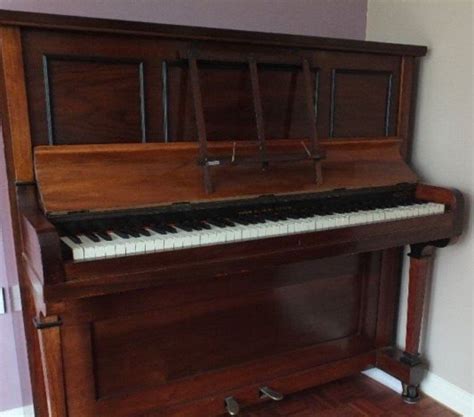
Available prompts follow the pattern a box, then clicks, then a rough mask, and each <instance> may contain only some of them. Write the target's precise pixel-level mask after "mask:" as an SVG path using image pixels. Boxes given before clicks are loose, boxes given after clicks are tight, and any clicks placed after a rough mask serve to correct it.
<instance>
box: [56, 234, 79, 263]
mask: <svg viewBox="0 0 474 417" xmlns="http://www.w3.org/2000/svg"><path fill="white" fill-rule="evenodd" d="M61 240H62V241H63V242H64V243H65V244H66V245H67V246H68V247H69V248H71V250H72V256H73V259H74V260H77V261H81V260H83V259H84V249H83V248H82V246H81V245H80V244H77V243H74V242H73V241H72V240H71V239H70V238H68V237H67V236H63V237H62V238H61Z"/></svg>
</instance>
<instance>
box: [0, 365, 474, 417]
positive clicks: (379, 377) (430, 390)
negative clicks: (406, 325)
mask: <svg viewBox="0 0 474 417" xmlns="http://www.w3.org/2000/svg"><path fill="white" fill-rule="evenodd" d="M363 373H364V374H365V375H367V376H369V377H370V378H372V379H374V380H375V381H377V382H380V383H381V384H383V385H385V386H387V387H389V388H390V389H392V390H394V391H396V392H398V393H401V392H402V386H401V384H400V381H399V380H398V379H396V378H394V377H393V376H390V375H389V374H387V373H385V372H383V371H381V370H380V369H377V368H374V369H370V370H368V371H365V372H363ZM421 389H422V391H423V392H424V393H425V394H426V395H429V396H430V397H432V398H434V399H435V400H436V401H438V402H440V403H441V404H444V405H445V406H446V407H449V408H451V409H452V410H454V411H455V412H457V413H459V414H461V415H463V416H464V417H474V395H472V394H469V393H468V392H467V391H464V390H462V389H461V388H458V387H457V386H456V385H453V384H451V383H450V382H448V381H446V380H445V379H443V378H440V377H439V376H436V375H434V374H432V373H431V372H428V374H427V375H426V377H425V378H424V379H423V382H422V385H421ZM0 417H34V413H33V406H31V405H30V406H26V407H20V408H15V409H13V410H7V411H0Z"/></svg>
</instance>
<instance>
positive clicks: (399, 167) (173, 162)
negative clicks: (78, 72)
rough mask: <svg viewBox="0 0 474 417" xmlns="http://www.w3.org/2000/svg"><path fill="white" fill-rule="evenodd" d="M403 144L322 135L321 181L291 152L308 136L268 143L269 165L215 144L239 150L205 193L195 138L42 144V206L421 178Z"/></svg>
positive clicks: (157, 201) (214, 148)
mask: <svg viewBox="0 0 474 417" xmlns="http://www.w3.org/2000/svg"><path fill="white" fill-rule="evenodd" d="M307 143H308V142H307ZM400 143H401V141H400V140H398V139H385V138H384V139H380V140H373V139H371V140H367V139H354V138H351V139H350V140H347V141H343V140H333V141H321V148H322V150H323V151H325V153H326V158H325V159H324V160H323V162H322V170H323V175H324V176H323V178H324V180H323V183H322V184H319V185H317V184H316V183H315V181H314V169H313V162H312V161H311V160H301V158H299V160H298V158H296V159H297V160H291V158H285V155H297V154H298V152H300V153H301V154H304V152H305V147H304V146H303V145H302V143H301V141H297V140H296V141H295V140H291V141H290V140H278V141H269V142H268V153H269V155H272V158H273V160H274V161H271V162H270V163H269V165H268V167H267V168H266V169H265V170H263V169H262V165H261V164H259V163H254V164H253V163H239V162H242V161H248V160H249V159H251V157H252V155H255V150H256V146H257V144H256V143H255V142H247V141H245V142H239V143H238V144H237V145H236V146H235V145H234V142H213V143H210V144H209V153H210V154H211V155H212V156H213V157H215V158H216V159H219V160H226V159H227V160H230V161H231V160H232V155H234V163H231V162H229V163H228V164H222V165H216V166H213V168H212V170H211V175H212V180H213V184H214V190H213V192H212V193H206V191H205V187H204V184H203V173H202V169H201V167H200V166H199V164H198V160H199V151H198V144H197V143H195V142H183V143H168V144H166V143H153V144H151V143H150V144H111V145H69V146H39V147H36V148H35V152H34V154H35V172H36V180H37V184H38V189H39V194H40V200H41V202H42V206H43V209H44V211H45V212H46V213H50V214H58V213H69V212H78V211H108V210H122V209H131V208H142V207H156V206H160V205H169V204H173V203H180V202H190V203H196V202H212V201H222V200H229V199H242V198H251V197H258V196H261V195H271V194H274V195H279V194H292V193H314V192H320V191H331V190H335V189H341V188H347V189H358V188H367V187H382V186H391V185H396V184H399V183H413V182H416V181H417V177H416V175H415V174H414V172H413V171H412V170H411V169H410V168H409V167H408V165H407V164H406V163H405V162H404V161H403V159H402V158H401V156H400V153H399V148H400ZM234 146H235V147H234ZM306 146H309V144H308V145H306ZM288 159H290V160H288Z"/></svg>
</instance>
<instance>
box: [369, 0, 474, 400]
mask: <svg viewBox="0 0 474 417" xmlns="http://www.w3.org/2000/svg"><path fill="white" fill-rule="evenodd" d="M473 3H474V2H473V1H470V0H463V1H462V0H408V1H405V0H369V3H368V15H367V39H368V40H379V41H392V42H401V43H416V44H422V45H427V46H428V47H429V50H430V51H429V54H428V56H427V57H426V58H424V59H423V60H422V64H421V72H420V80H419V95H418V106H417V125H416V129H415V147H414V154H413V165H414V167H415V168H417V170H418V172H419V173H420V175H421V176H422V178H423V179H424V181H426V182H429V183H433V184H438V185H443V186H448V187H456V188H458V189H460V190H461V191H462V192H463V193H464V195H465V197H466V198H467V199H468V200H470V201H472V197H473V195H474V179H473V178H474V170H473V155H474V138H473V108H472V97H473V95H474V91H473V78H474V74H473V37H472V25H473ZM466 211H467V212H469V205H468V207H467V210H466ZM472 217H473V216H470V219H468V222H467V223H468V224H466V229H467V230H466V232H465V234H464V236H463V237H462V239H461V240H460V241H459V242H458V244H456V245H453V246H450V247H448V248H446V249H442V250H440V251H439V252H438V254H437V259H436V264H435V269H434V276H433V282H432V286H431V289H430V291H431V301H430V303H429V305H428V306H427V319H426V321H425V331H424V335H425V337H424V341H423V343H422V350H423V353H424V354H425V356H426V357H427V359H428V360H429V362H430V368H431V371H432V372H433V373H434V374H435V375H437V376H439V377H441V378H443V379H445V380H447V381H449V382H451V383H453V384H455V385H457V386H458V387H460V388H462V389H463V390H466V391H468V392H471V393H474V387H473V381H474V374H473V367H474V365H473V337H474V336H473V315H474V311H473V298H474V287H473V282H474V245H473V242H474V236H473V231H472V230H473V228H472V223H473V219H472ZM405 269H406V268H405ZM405 286H406V277H405ZM404 317H405V303H404V302H402V311H401V318H402V320H401V326H400V327H402V326H403V327H404V324H405V321H404ZM403 337H404V331H401V332H400V338H399V343H400V344H401V345H402V344H403Z"/></svg>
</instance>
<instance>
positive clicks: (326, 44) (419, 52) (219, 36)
mask: <svg viewBox="0 0 474 417" xmlns="http://www.w3.org/2000/svg"><path fill="white" fill-rule="evenodd" d="M0 24H1V25H9V26H10V25H13V26H21V27H30V28H31V27H34V28H44V29H64V30H68V31H79V32H80V31H82V32H84V31H86V32H99V33H100V32H102V33H117V34H129V35H130V34H134V35H144V36H151V37H153V36H156V37H166V38H173V39H195V40H219V41H225V42H234V43H236V42H239V43H242V42H243V43H248V44H252V43H253V44H259V45H277V46H288V47H296V48H317V49H328V50H339V51H346V52H366V53H367V52H370V53H380V54H386V55H408V56H424V55H426V52H427V47H426V46H419V45H404V44H395V43H382V42H370V41H358V40H349V39H336V38H324V37H316V36H302V35H290V34H276V33H269V32H251V31H242V30H230V29H215V28H204V27H194V26H180V25H170V24H157V23H146V22H135V21H123V20H112V19H97V18H88V17H78V16H65V15H57V14H43V13H29V12H17V11H9V10H0Z"/></svg>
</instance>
